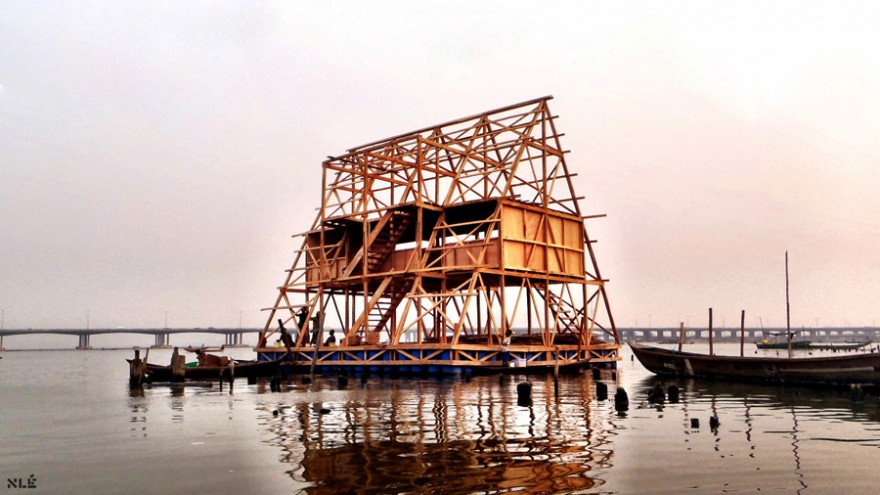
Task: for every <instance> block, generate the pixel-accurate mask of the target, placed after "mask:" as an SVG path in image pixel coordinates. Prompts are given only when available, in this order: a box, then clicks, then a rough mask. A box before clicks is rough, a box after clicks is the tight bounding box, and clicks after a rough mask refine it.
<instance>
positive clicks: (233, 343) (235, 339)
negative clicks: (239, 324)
mask: <svg viewBox="0 0 880 495" xmlns="http://www.w3.org/2000/svg"><path fill="white" fill-rule="evenodd" d="M224 341H225V344H224V345H225V346H226V347H245V345H244V332H233V333H227V334H226V335H225V337H224Z"/></svg>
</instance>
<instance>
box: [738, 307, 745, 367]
mask: <svg viewBox="0 0 880 495" xmlns="http://www.w3.org/2000/svg"><path fill="white" fill-rule="evenodd" d="M745 349H746V310H742V313H740V316H739V357H743V356H744V355H745Z"/></svg>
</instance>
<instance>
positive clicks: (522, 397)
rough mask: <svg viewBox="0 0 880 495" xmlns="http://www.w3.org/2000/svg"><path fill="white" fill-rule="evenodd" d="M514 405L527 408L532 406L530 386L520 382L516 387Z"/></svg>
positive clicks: (527, 383)
mask: <svg viewBox="0 0 880 495" xmlns="http://www.w3.org/2000/svg"><path fill="white" fill-rule="evenodd" d="M516 399H517V400H516V403H517V405H520V406H523V407H528V406H531V405H532V384H531V383H529V382H520V383H518V384H517V385H516Z"/></svg>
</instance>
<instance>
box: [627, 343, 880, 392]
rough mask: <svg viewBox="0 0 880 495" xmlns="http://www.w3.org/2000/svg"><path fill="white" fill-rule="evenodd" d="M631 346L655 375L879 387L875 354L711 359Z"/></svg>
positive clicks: (878, 363) (879, 363) (879, 359)
mask: <svg viewBox="0 0 880 495" xmlns="http://www.w3.org/2000/svg"><path fill="white" fill-rule="evenodd" d="M630 347H631V348H632V350H633V353H634V354H635V356H636V357H637V358H638V360H639V361H640V362H641V363H642V365H643V366H644V367H645V368H647V369H648V371H650V372H652V373H655V374H658V375H678V376H688V377H705V378H718V379H729V380H745V381H763V382H772V383H793V384H802V385H829V386H839V385H847V384H853V383H858V384H874V385H880V354H878V353H869V354H855V355H848V356H823V357H810V358H778V357H740V356H710V355H707V354H699V353H694V352H681V351H674V350H669V349H663V348H660V347H652V346H646V345H641V344H633V343H631V344H630Z"/></svg>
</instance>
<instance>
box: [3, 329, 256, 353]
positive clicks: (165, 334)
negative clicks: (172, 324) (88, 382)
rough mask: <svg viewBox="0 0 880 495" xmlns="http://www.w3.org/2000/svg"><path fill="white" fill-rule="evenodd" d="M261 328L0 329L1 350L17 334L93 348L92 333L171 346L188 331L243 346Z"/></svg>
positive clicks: (159, 346) (161, 346)
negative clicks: (69, 339) (147, 338)
mask: <svg viewBox="0 0 880 495" xmlns="http://www.w3.org/2000/svg"><path fill="white" fill-rule="evenodd" d="M261 331H262V329H259V328H214V327H209V328H127V329H125V328H88V329H86V328H80V329H72V328H45V329H37V328H34V329H32V328H27V329H21V328H20V329H4V330H0V350H3V341H4V339H5V338H6V337H12V336H16V335H73V336H76V337H77V338H78V339H79V341H78V343H77V346H76V348H77V349H91V348H92V344H91V337H92V335H105V334H113V335H152V336H153V338H154V343H153V347H157V348H163V347H171V344H170V337H171V335H176V334H187V333H211V334H219V335H224V336H225V340H226V342H225V344H224V345H227V346H238V347H240V346H243V345H244V343H243V342H244V334H246V333H259V332H261Z"/></svg>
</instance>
